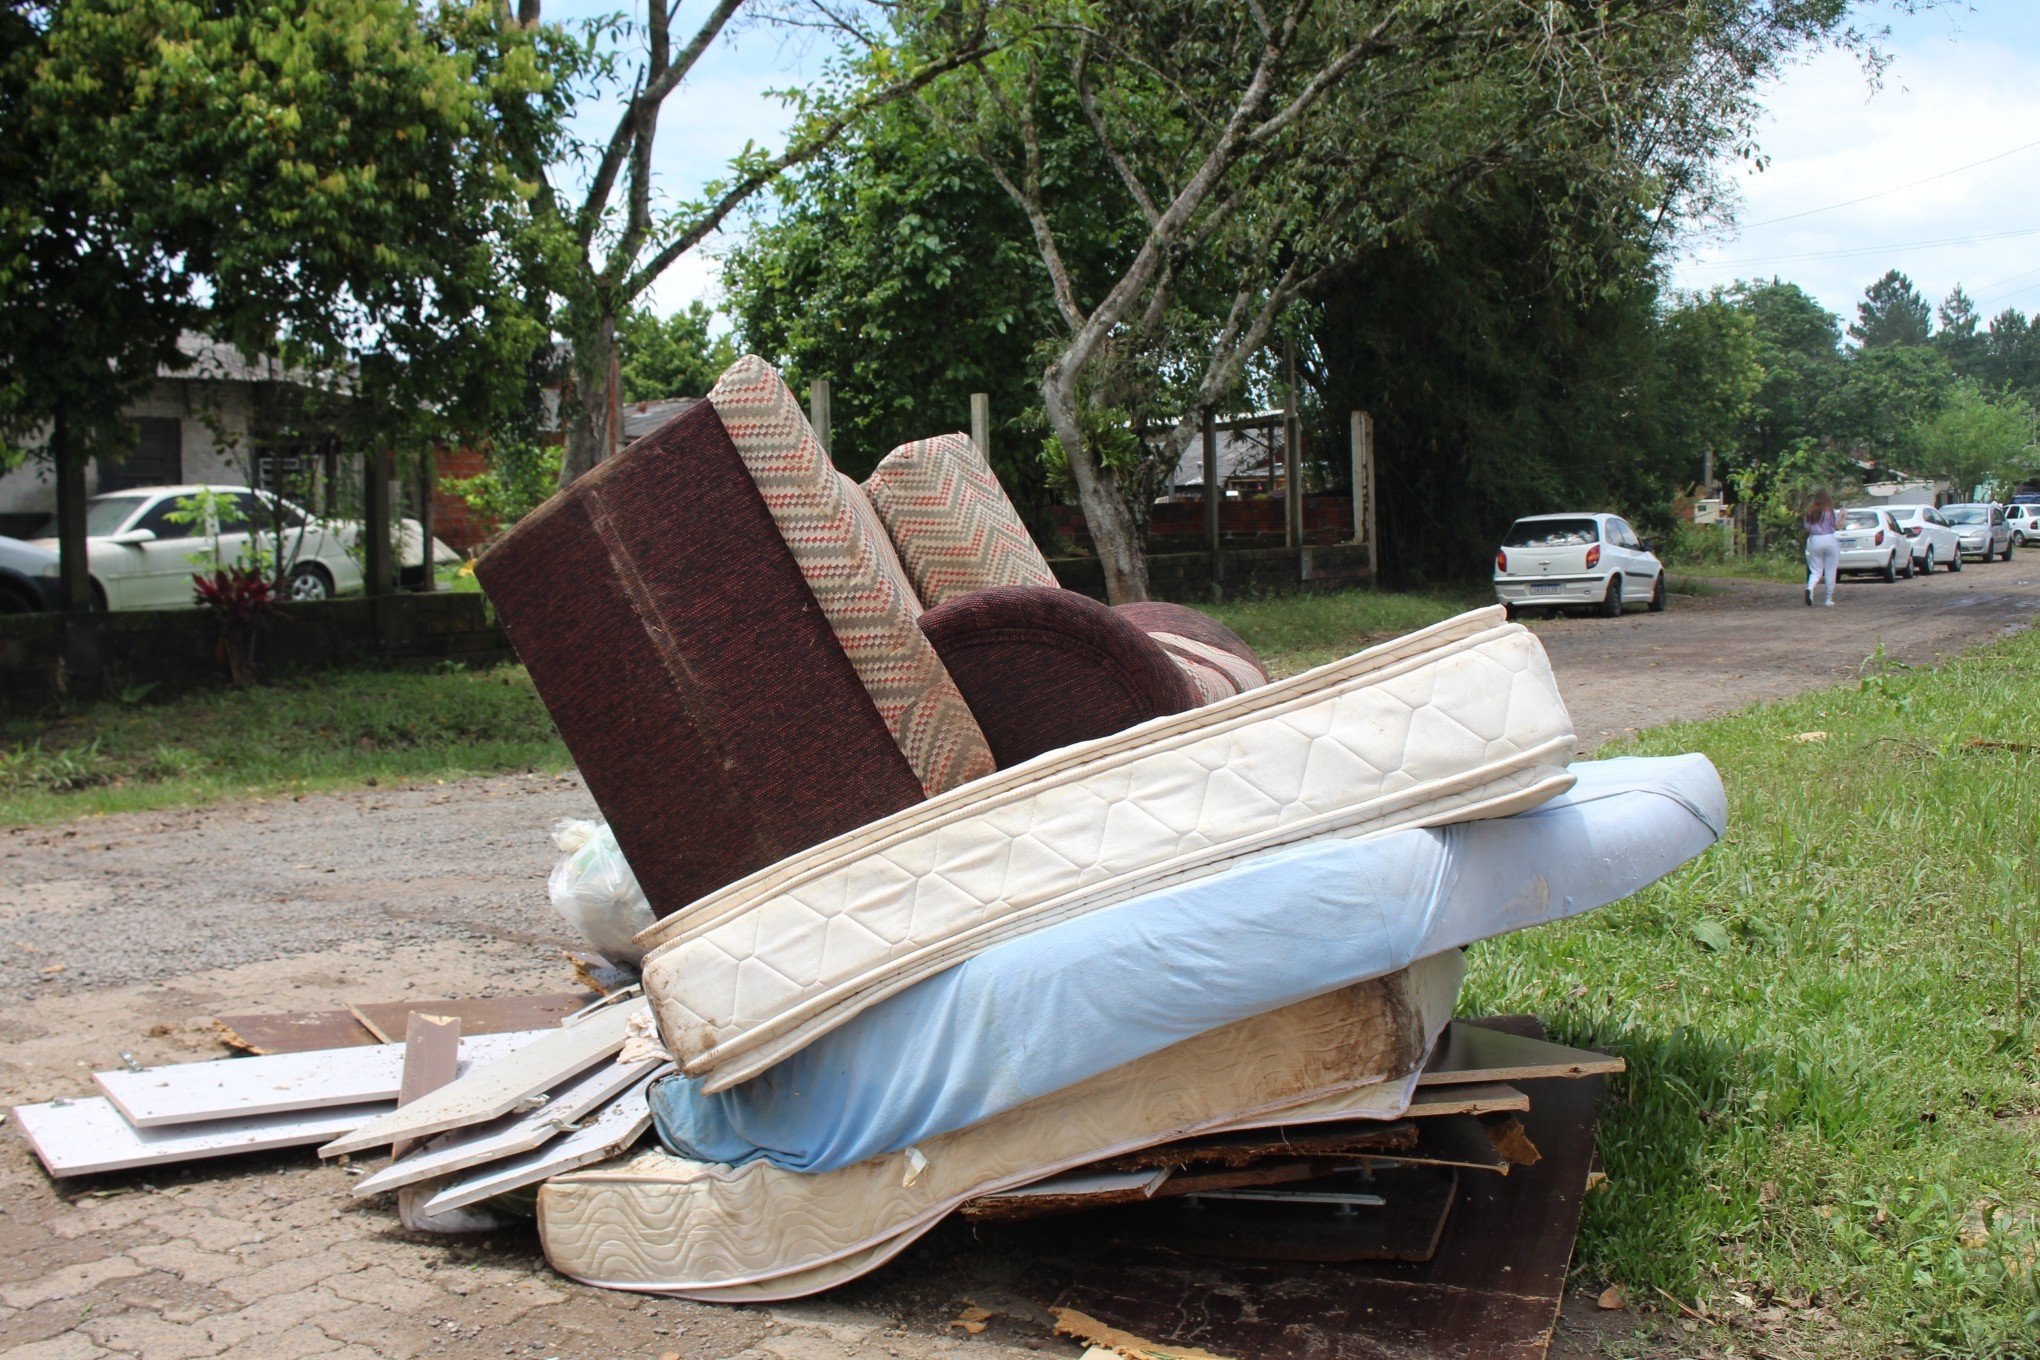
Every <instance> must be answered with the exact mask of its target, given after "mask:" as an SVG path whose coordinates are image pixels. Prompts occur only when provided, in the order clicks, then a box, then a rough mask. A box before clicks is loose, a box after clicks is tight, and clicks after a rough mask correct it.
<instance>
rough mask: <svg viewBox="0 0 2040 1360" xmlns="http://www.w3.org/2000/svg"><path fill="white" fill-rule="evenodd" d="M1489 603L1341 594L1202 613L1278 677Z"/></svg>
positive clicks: (1488, 595)
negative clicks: (1242, 641)
mask: <svg viewBox="0 0 2040 1360" xmlns="http://www.w3.org/2000/svg"><path fill="white" fill-rule="evenodd" d="M1493 602H1494V595H1493V592H1491V591H1487V590H1481V591H1477V592H1476V591H1471V590H1469V591H1466V592H1464V593H1444V592H1441V593H1430V594H1404V593H1401V592H1397V591H1385V590H1342V591H1334V592H1331V593H1328V594H1323V595H1280V596H1273V597H1268V598H1262V599H1247V600H1233V601H1229V602H1227V603H1225V604H1213V605H1206V606H1204V612H1205V613H1207V614H1210V615H1211V616H1212V617H1213V618H1215V619H1217V620H1218V621H1219V622H1220V623H1223V624H1224V625H1225V626H1226V627H1228V628H1230V629H1232V630H1233V631H1234V632H1235V633H1238V634H1239V635H1240V636H1241V637H1242V638H1244V639H1246V641H1247V644H1248V645H1249V646H1251V647H1252V648H1253V649H1254V654H1255V655H1256V656H1258V657H1260V658H1261V663H1262V664H1263V665H1265V666H1266V667H1268V670H1269V673H1270V674H1271V675H1274V676H1276V677H1277V678H1280V677H1282V676H1285V675H1296V674H1298V673H1300V672H1302V671H1307V670H1309V669H1311V668H1312V667H1313V666H1322V665H1324V664H1325V663H1326V662H1329V661H1337V660H1338V659H1339V658H1340V657H1343V656H1351V655H1352V654H1353V653H1354V652H1357V651H1359V650H1360V649H1361V648H1363V647H1369V646H1372V645H1373V644H1375V643H1377V642H1383V641H1386V640H1387V639H1389V638H1392V637H1400V636H1401V635H1402V634H1404V633H1412V632H1415V631H1416V630H1417V629H1419V628H1428V627H1429V626H1430V625H1432V624H1434V623H1437V622H1439V621H1440V620H1442V619H1449V618H1451V617H1452V616H1453V615H1454V614H1460V613H1464V612H1465V611H1466V610H1468V609H1473V608H1476V607H1478V606H1480V605H1485V604H1492V603H1493Z"/></svg>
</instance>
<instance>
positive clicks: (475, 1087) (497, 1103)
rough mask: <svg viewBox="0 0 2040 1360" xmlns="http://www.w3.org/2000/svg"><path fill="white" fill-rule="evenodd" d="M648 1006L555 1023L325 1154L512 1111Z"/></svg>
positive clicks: (615, 1043) (573, 1070)
mask: <svg viewBox="0 0 2040 1360" xmlns="http://www.w3.org/2000/svg"><path fill="white" fill-rule="evenodd" d="M648 1008H649V1003H647V1002H646V1001H645V1000H644V999H643V998H642V997H640V998H638V999H636V1000H634V1001H628V1002H622V1003H619V1004H617V1005H614V1006H610V1007H608V1008H606V1009H604V1010H599V1011H596V1012H595V1013H594V1014H592V1015H590V1016H588V1017H587V1018H586V1019H583V1020H580V1021H577V1022H576V1023H574V1024H572V1025H566V1026H562V1027H561V1028H559V1029H555V1030H548V1031H546V1032H545V1033H544V1034H541V1035H540V1036H539V1037H538V1038H536V1039H533V1040H532V1041H531V1042H530V1043H527V1044H522V1045H520V1046H518V1048H517V1049H516V1050H515V1051H514V1052H512V1053H510V1054H508V1055H506V1056H504V1057H501V1058H498V1059H497V1060H495V1061H494V1062H491V1063H486V1064H477V1065H475V1066H474V1067H473V1068H472V1069H471V1070H470V1071H468V1072H466V1073H464V1074H463V1075H462V1076H461V1078H460V1080H458V1081H455V1082H451V1083H449V1084H448V1085H445V1086H442V1087H440V1088H439V1089H438V1090H436V1091H434V1092H432V1093H431V1094H429V1095H426V1096H423V1097H421V1098H420V1099H418V1100H415V1101H413V1102H411V1103H410V1104H409V1105H406V1106H404V1107H402V1108H401V1109H397V1110H392V1111H390V1112H389V1113H388V1114H386V1115H383V1116H382V1117H381V1118H379V1119H371V1120H369V1121H368V1122H367V1123H365V1124H363V1125H362V1126H361V1127H360V1128H358V1129H355V1130H354V1131H353V1132H351V1133H349V1134H347V1135H346V1136H345V1137H342V1138H336V1139H334V1140H333V1141H332V1142H330V1143H328V1144H326V1145H325V1146H324V1147H322V1148H320V1149H319V1155H320V1156H321V1157H337V1156H340V1155H341V1154H342V1153H348V1152H359V1151H361V1150H362V1149H364V1148H372V1147H384V1146H386V1145H388V1144H391V1143H396V1142H401V1141H403V1140H405V1139H418V1138H424V1137H426V1136H428V1135H430V1134H435V1133H444V1132H446V1131H447V1130H448V1129H459V1128H466V1127H468V1126H469V1125H472V1124H485V1123H487V1122H488V1121H489V1120H491V1119H495V1118H497V1117H499V1116H501V1115H505V1114H508V1113H510V1112H511V1111H512V1110H514V1109H516V1108H517V1107H518V1106H519V1105H521V1104H522V1103H523V1102H524V1101H525V1100H527V1099H529V1098H530V1097H532V1096H534V1095H538V1094H540V1093H541V1092H544V1091H549V1090H551V1089H552V1088H553V1087H555V1086H558V1085H559V1084H560V1083H561V1082H563V1081H566V1080H567V1079H568V1078H570V1077H573V1076H576V1075H578V1074H580V1073H582V1072H585V1071H587V1070H588V1069H589V1068H591V1067H593V1066H594V1065H595V1064H596V1063H599V1062H603V1061H605V1060H606V1059H608V1058H610V1057H612V1056H614V1054H615V1053H616V1051H617V1050H618V1049H620V1048H622V1047H623V1041H624V1038H625V1031H626V1029H627V1028H628V1026H629V1024H630V1021H631V1019H632V1017H634V1016H637V1015H641V1014H644V1013H645V1012H646V1011H647V1010H648ZM435 1212H436V1211H435Z"/></svg>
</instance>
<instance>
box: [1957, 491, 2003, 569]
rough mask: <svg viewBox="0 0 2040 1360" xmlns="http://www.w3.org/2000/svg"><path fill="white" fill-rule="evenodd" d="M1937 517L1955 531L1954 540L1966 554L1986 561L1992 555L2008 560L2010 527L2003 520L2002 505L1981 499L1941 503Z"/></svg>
mask: <svg viewBox="0 0 2040 1360" xmlns="http://www.w3.org/2000/svg"><path fill="white" fill-rule="evenodd" d="M1941 518H1942V519H1945V520H1947V521H1948V524H1949V526H1950V527H1951V528H1953V529H1954V530H1955V541H1956V542H1957V543H1959V544H1960V545H1961V547H1962V551H1963V552H1964V553H1966V554H1968V555H1969V556H1971V557H1980V558H1982V559H1983V560H1984V561H1986V562H1988V561H1990V559H1991V558H1993V557H2002V558H2003V559H2004V560H2005V561H2007V562H2009V561H2011V560H2012V527H2011V525H2009V524H2007V523H2006V522H2005V510H2004V507H2003V506H2001V505H1988V504H1984V503H1981V502H1972V503H1970V504H1968V505H1944V506H1942V507H1941Z"/></svg>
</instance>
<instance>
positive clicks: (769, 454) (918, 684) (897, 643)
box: [675, 355, 993, 795]
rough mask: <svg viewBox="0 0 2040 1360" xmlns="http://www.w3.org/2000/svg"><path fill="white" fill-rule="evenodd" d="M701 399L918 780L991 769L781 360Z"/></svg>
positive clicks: (743, 370) (929, 782) (744, 371)
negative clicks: (781, 370) (784, 378)
mask: <svg viewBox="0 0 2040 1360" xmlns="http://www.w3.org/2000/svg"><path fill="white" fill-rule="evenodd" d="M708 400H709V403H710V405H712V406H713V407H714V409H715V412H716V414H717V415H718V416H720V417H721V419H722V423H723V425H724V427H725V428H726V429H727V430H728V431H729V436H730V439H731V441H732V443H734V445H735V446H736V450H737V455H738V456H739V457H740V458H741V459H743V461H744V464H745V466H746V467H748V468H749V469H750V473H751V480H752V481H753V482H755V483H756V484H757V487H758V490H759V492H760V493H761V494H762V495H763V496H764V499H765V507H766V509H767V510H769V511H770V512H771V514H772V518H773V520H774V522H775V523H776V524H777V525H778V527H779V533H780V536H781V537H782V538H784V539H785V541H786V546H787V547H788V548H789V549H790V550H791V551H792V553H793V559H794V561H795V562H796V563H798V564H799V566H800V571H801V575H802V576H803V577H804V578H805V579H806V581H807V584H808V587H809V589H811V590H812V591H813V592H814V597H815V600H816V602H817V603H819V604H820V606H821V610H822V614H823V616H824V617H825V618H826V619H827V620H828V621H829V626H830V628H831V629H832V630H833V631H834V633H835V636H836V641H837V643H838V644H839V645H840V646H841V647H842V650H843V652H844V654H845V655H846V656H848V657H849V658H850V665H851V667H852V668H853V669H854V670H855V671H856V672H857V675H858V678H859V679H860V680H861V681H862V682H863V684H864V687H865V689H866V690H867V691H868V692H869V693H870V695H871V700H872V703H873V704H875V705H876V706H877V708H878V711H879V715H880V716H881V717H883V718H884V719H885V724H886V727H887V729H888V730H890V731H891V733H892V735H893V739H894V740H895V741H897V742H898V743H899V748H900V751H901V752H902V753H903V754H904V755H905V756H906V758H907V763H908V764H909V765H911V766H912V767H913V769H914V773H915V774H916V775H918V776H919V777H920V780H921V785H922V787H923V788H924V789H926V790H927V792H928V793H929V794H931V795H932V794H937V793H940V792H942V791H943V790H945V789H951V788H955V787H956V786H957V785H959V784H962V783H965V782H967V781H969V780H972V779H975V778H977V777H978V776H979V775H983V774H988V773H990V772H991V770H992V768H993V763H992V752H991V748H990V746H988V745H987V744H986V742H985V736H984V733H983V732H981V731H980V730H979V729H978V725H977V721H976V719H974V718H973V717H972V716H971V712H970V709H969V707H967V706H966V705H965V703H964V701H963V696H962V695H961V694H959V693H958V692H957V689H956V682H955V681H954V680H952V679H951V678H950V676H949V672H948V671H947V670H946V669H945V668H944V667H943V665H942V658H941V657H940V656H938V655H936V653H935V648H934V647H933V646H932V645H931V644H930V643H929V642H928V640H927V639H926V638H925V637H923V636H922V635H921V630H920V629H919V628H918V627H916V626H915V618H916V616H917V615H918V613H919V604H918V601H917V599H916V597H915V594H914V590H913V587H912V586H911V584H910V583H909V582H908V581H906V580H905V579H903V578H902V577H900V576H899V575H898V574H897V572H896V571H895V570H894V569H893V568H892V567H891V565H890V555H889V554H887V553H885V552H883V551H881V549H880V548H879V545H878V544H877V543H875V542H874V541H873V537H872V535H871V534H870V533H869V532H868V531H867V530H866V529H865V527H864V525H863V524H862V523H860V522H859V520H858V517H857V514H856V511H855V508H854V507H853V505H852V503H851V500H850V497H849V495H848V494H847V493H846V492H845V491H844V489H843V479H842V478H840V477H839V476H838V475H837V473H836V469H835V468H834V467H833V466H832V465H831V464H830V462H829V458H828V455H827V454H825V453H823V452H822V446H821V443H820V441H819V440H817V439H816V438H815V435H814V431H813V430H812V429H810V428H809V427H808V422H807V417H806V416H805V415H803V414H802V412H801V409H800V405H799V403H798V402H796V401H795V400H794V398H793V393H792V392H789V391H788V390H787V387H786V384H785V382H783V381H782V380H781V379H780V376H779V373H778V371H777V370H775V369H774V368H773V367H772V366H771V365H770V364H767V363H766V362H765V361H764V360H763V359H760V358H758V357H757V356H755V355H746V356H745V357H744V358H742V359H739V360H738V361H737V362H736V363H734V364H732V365H731V366H730V368H729V370H728V371H727V372H725V373H724V374H723V375H722V378H721V379H720V380H719V381H718V382H717V383H716V385H715V389H714V390H713V391H711V392H710V393H709V394H708ZM678 504H684V502H681V503H676V507H675V508H677V505H678ZM687 509H688V512H689V513H688V514H687V520H688V522H689V523H693V522H695V521H696V520H698V519H699V515H698V514H697V513H695V510H694V507H692V506H688V507H687ZM761 617H763V616H762V615H761Z"/></svg>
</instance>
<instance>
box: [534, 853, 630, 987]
mask: <svg viewBox="0 0 2040 1360" xmlns="http://www.w3.org/2000/svg"><path fill="white" fill-rule="evenodd" d="M552 841H553V844H554V845H555V846H557V847H558V848H559V850H560V852H561V853H562V854H563V855H564V856H565V858H563V859H562V860H560V862H559V863H558V864H557V865H556V866H554V868H553V871H552V878H551V880H550V881H549V882H548V883H547V885H546V886H547V888H548V890H549V891H550V892H551V894H552V904H553V910H555V911H557V912H558V913H559V914H560V915H562V916H564V917H566V918H567V921H568V922H569V923H570V924H571V925H572V926H573V927H574V929H576V930H578V931H580V932H581V934H582V935H583V936H585V937H586V938H587V941H588V943H589V944H592V945H594V946H595V949H596V951H597V952H598V953H600V954H601V955H602V957H604V958H606V959H608V960H609V961H610V962H611V963H621V964H628V965H630V966H631V967H633V968H635V967H637V966H638V963H639V962H640V961H641V960H642V959H643V958H644V954H645V951H644V950H642V949H640V948H639V947H638V946H637V945H635V944H633V943H631V936H633V935H635V934H637V933H638V932H639V931H641V930H644V929H645V928H646V927H648V926H650V925H651V924H652V906H651V903H649V902H647V901H645V895H644V894H643V893H642V892H640V891H638V882H637V875H636V874H633V873H632V872H631V871H630V865H629V864H628V863H627V862H626V861H625V860H624V858H623V851H622V850H621V849H620V848H618V846H617V844H616V835H615V833H613V832H612V831H610V829H609V824H608V823H607V822H587V821H580V820H577V819H575V818H572V817H563V818H561V819H560V820H559V821H558V822H555V823H554V824H553V829H552Z"/></svg>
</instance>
